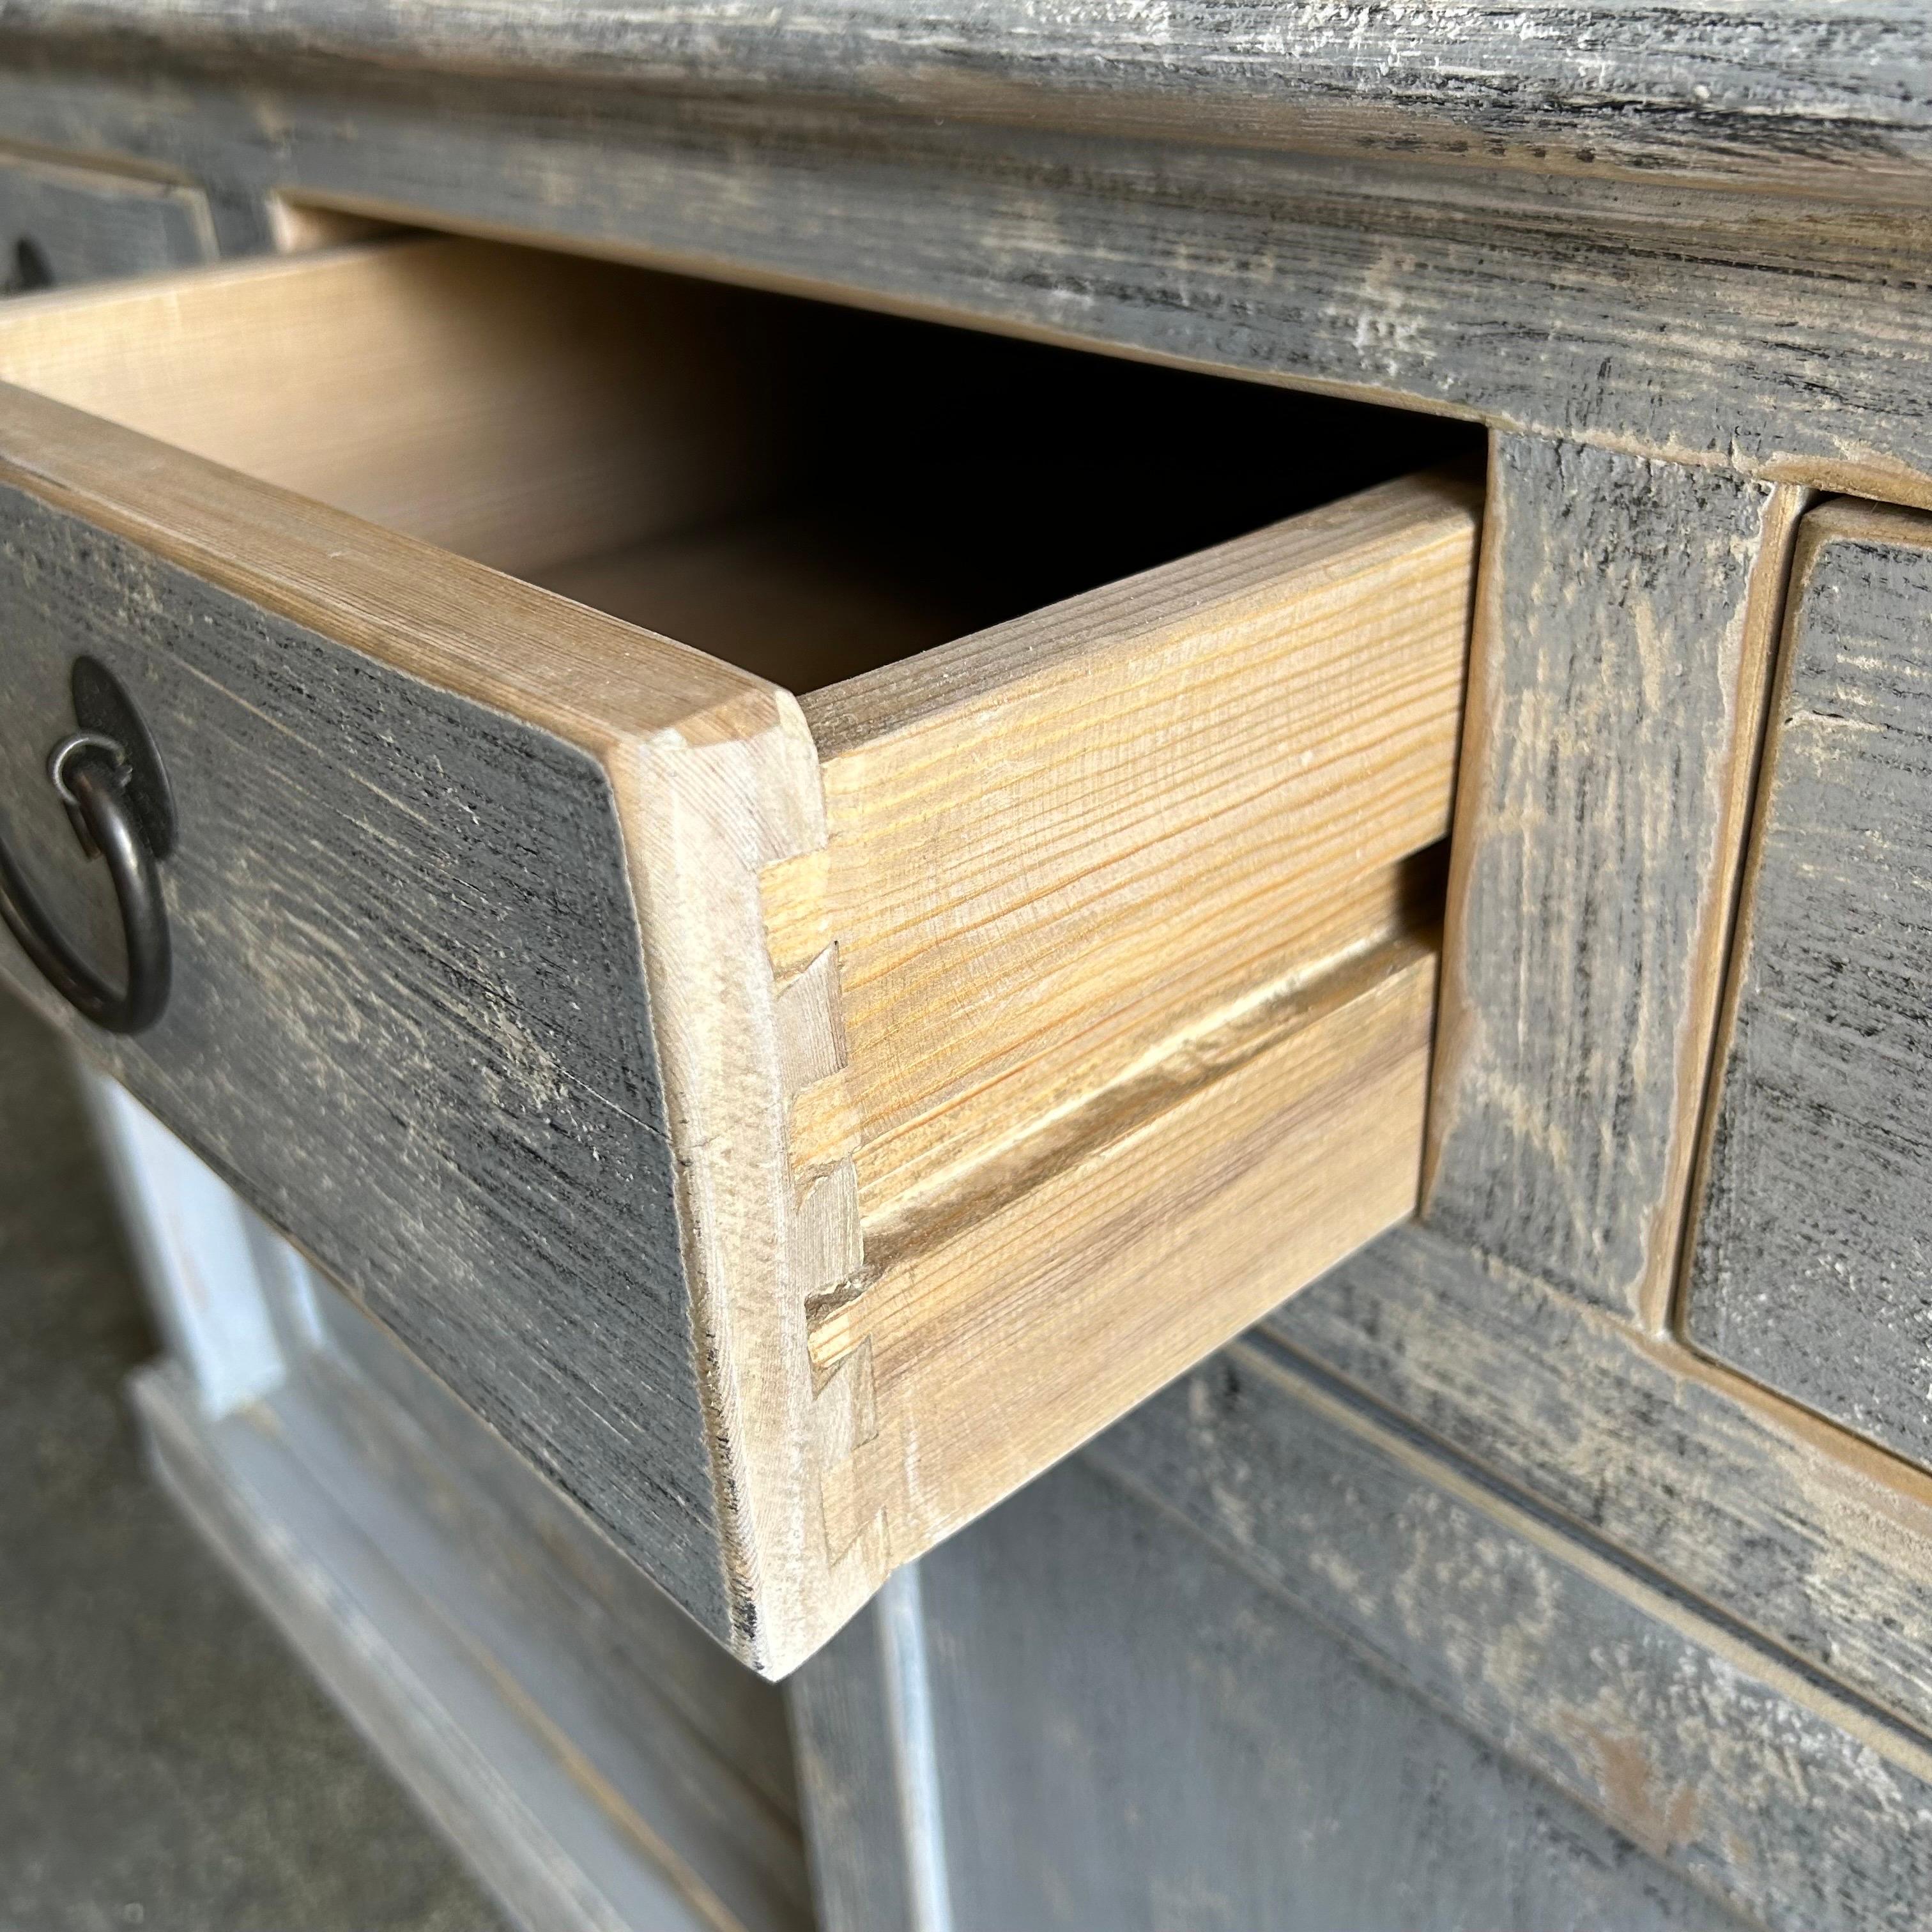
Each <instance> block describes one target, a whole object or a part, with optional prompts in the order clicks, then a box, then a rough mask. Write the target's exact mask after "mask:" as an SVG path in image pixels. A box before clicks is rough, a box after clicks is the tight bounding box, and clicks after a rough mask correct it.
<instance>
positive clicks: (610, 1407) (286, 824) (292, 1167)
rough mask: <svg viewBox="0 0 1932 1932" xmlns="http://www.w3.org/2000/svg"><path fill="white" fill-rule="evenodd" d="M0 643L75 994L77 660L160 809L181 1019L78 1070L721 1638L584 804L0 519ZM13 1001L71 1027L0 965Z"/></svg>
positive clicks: (440, 719) (276, 635)
mask: <svg viewBox="0 0 1932 1932" xmlns="http://www.w3.org/2000/svg"><path fill="white" fill-rule="evenodd" d="M0 634H4V636H5V639H6V650H5V657H4V660H0V715H4V716H5V718H6V719H7V728H6V730H5V733H3V734H0V736H4V739H5V744H4V746H0V760H4V765H3V766H0V772H4V799H5V821H6V827H7V837H8V838H9V839H10V841H11V843H12V844H13V849H14V850H15V851H16V852H17V853H19V854H20V857H21V859H23V862H24V863H25V865H26V868H28V871H29V872H30V874H31V876H32V877H33V879H34V882H35V883H36V885H37V886H39V887H40V889H41V892H42V895H43V898H44V899H45V901H46V903H47V904H48V907H49V911H50V912H51V913H52V914H53V915H54V916H55V918H56V919H58V921H59V922H61V923H62V926H64V927H65V929H67V930H68V932H70V933H71V935H73V936H74V938H75V940H76V941H77V943H78V944H80V946H81V947H83V949H84V950H86V951H87V952H88V953H89V954H90V955H91V956H92V957H94V958H96V959H100V960H102V961H103V962H107V961H111V960H113V959H115V955H116V950H117V947H118V918H119V915H118V910H116V908H115V904H114V901H113V896H112V893H111V892H110V890H109V889H108V888H107V886H106V885H105V884H104V883H103V881H102V879H101V867H100V866H99V865H92V866H90V865H86V864H85V863H84V862H83V860H82V859H81V856H80V853H79V851H78V849H77V844H76V841H75V839H74V834H73V832H71V829H70V828H69V826H68V822H67V819H66V816H65V813H64V811H62V808H61V806H60V805H59V803H58V801H57V799H55V796H54V795H53V793H52V790H51V789H50V787H49V785H48V784H47V782H46V775H45V772H44V769H43V761H44V760H45V757H46V752H47V750H48V748H49V746H51V745H53V744H55V742H58V740H59V739H60V738H61V737H62V736H63V735H64V734H65V733H66V732H68V731H69V730H72V728H73V722H74V720H73V711H72V706H71V700H70V698H69V695H68V676H69V668H70V667H71V664H72V663H73V662H74V659H75V658H77V657H80V656H82V655H87V656H91V657H93V658H96V659H98V660H99V661H102V662H104V663H105V664H107V666H108V667H110V669H111V670H113V672H114V673H115V675H116V676H118V678H119V679H120V680H121V683H122V684H123V685H124V688H126V690H127V692H128V694H129V695H130V697H132V698H133V700H134V703H135V704H136V707H137V708H138V709H139V711H140V712H141V713H142V716H143V718H145V721H146V723H147V724H148V727H149V729H150V730H151V733H152V734H153V736H154V739H155V741H156V742H157V745H158V746H159V747H160V750H161V752H162V755H163V758H164V760H165V761H166V767H167V770H168V773H169V779H170V781H171V782H172V786H173V789H174V793H175V804H176V809H177V814H178V824H179V832H178V847H177V849H176V850H175V853H174V854H173V855H172V856H171V857H170V858H169V860H168V861H167V862H166V865H164V867H163V880H164V890H165V892H166V901H167V910H168V915H169V926H170V929H171V932H172V938H173V945H174V952H175V965H174V975H173V980H174V991H173V993H172V997H171V998H170V1000H169V1004H168V1007H167V1009H166V1012H165V1013H164V1014H163V1016H162V1019H160V1022H159V1023H158V1025H156V1026H155V1028H154V1029H153V1030H152V1031H151V1032H149V1033H147V1034H143V1035H142V1036H140V1037H139V1038H137V1039H136V1040H113V1039H112V1038H110V1037H107V1036H105V1035H103V1034H98V1033H97V1032H95V1031H94V1030H93V1029H91V1028H90V1029H88V1030H87V1039H86V1044H87V1046H88V1047H89V1050H90V1052H92V1055H94V1057H95V1059H96V1060H97V1061H99V1062H101V1064H104V1065H105V1066H106V1067H107V1068H108V1069H109V1070H110V1071H111V1072H112V1073H113V1074H114V1076H115V1078H116V1079H119V1080H121V1082H123V1083H124V1085H127V1087H128V1088H130V1090H131V1091H133V1093H134V1094H136V1096H137V1097H139V1098H140V1099H141V1100H142V1101H143V1102H144V1103H145V1104H146V1105H147V1106H149V1107H150V1108H151V1109H153V1110H154V1112H156V1113H157V1114H158V1115H160V1116H161V1117H162V1118H164V1119H165V1120H166V1121H169V1122H170V1123H171V1124H174V1125H175V1126H176V1127H178V1129H179V1130H181V1132H182V1133H184V1136H185V1137H187V1139H190V1141H191V1142H192V1143H193V1145H194V1147H195V1148H196V1151H197V1152H198V1153H199V1154H201V1155H202V1157H203V1158H204V1159H205V1160H208V1162H209V1163H211V1165H212V1166H214V1167H215V1168H216V1169H217V1170H219V1171H220V1173H221V1174H222V1175H223V1176H224V1177H225V1178H228V1179H229V1181H232V1182H233V1184H235V1185H236V1186H237V1187H239V1188H240V1189H241V1190H242V1192H243V1193H245V1194H246V1195H247V1196H248V1198H249V1199H251V1201H253V1202H256V1203H257V1205H260V1208H262V1210H263V1211H264V1212H265V1213H266V1214H267V1215H268V1216H269V1218H270V1219H271V1220H273V1221H274V1222H275V1223H276V1225H278V1226H280V1227H281V1228H283V1229H286V1230H287V1231H288V1232H290V1234H291V1235H293V1237H294V1238H295V1239H296V1241H298V1242H299V1243H300V1244H302V1246H303V1247H305V1248H307V1249H308V1250H310V1252H311V1253H313V1254H314V1255H315V1256H317V1259H320V1261H321V1262H323V1264H324V1265H325V1266H326V1267H327V1268H329V1269H330V1270H331V1271H332V1272H334V1273H335V1274H338V1275H339V1276H340V1277H342V1278H344V1279H345V1280H350V1281H352V1282H353V1283H355V1284H356V1289H357V1292H358V1293H359V1295H360V1296H361V1297H362V1299H363V1300H364V1301H365V1304H366V1305H367V1306H368V1307H369V1308H370V1309H371V1311H372V1312H373V1313H376V1314H377V1315H378V1316H380V1318H381V1319H382V1320H383V1322H386V1324H387V1325H389V1327H391V1328H392V1329H394V1330H395V1332H396V1333H397V1334H398V1335H399V1336H400V1337H401V1338H402V1339H403V1340H404V1341H405V1342H407V1343H408V1345H409V1346H410V1347H411V1348H412V1349H413V1350H414V1351H415V1352H416V1353H417V1354H418V1355H419V1356H420V1357H421V1358H422V1360H423V1361H425V1362H426V1363H427V1364H428V1365H429V1366H430V1367H431V1368H433V1369H434V1370H435V1371H436V1372H437V1373H438V1374H439V1375H440V1376H442V1377H443V1379H445V1380H446V1381H447V1382H449V1384H450V1385H452V1387H453V1388H456V1389H457V1390H458V1391H460V1393H461V1394H463V1397H464V1398H465V1399H466V1400H467V1401H468V1402H469V1403H470V1404H471V1405H472V1406H473V1407H474V1408H475V1409H476V1410H477V1411H478V1413H480V1414H481V1415H483V1416H484V1418H486V1419H487V1420H488V1421H490V1423H492V1424H493V1425H494V1426H495V1427H496V1428H498V1429H499V1430H500V1431H501V1432H502V1433H503V1434H504V1435H505V1436H507V1437H508V1438H509V1439H510V1440H511V1441H512V1442H514V1443H516V1444H517V1445H518V1446H519V1447H520V1448H522V1449H523V1451H525V1452H526V1454H528V1455H529V1457H531V1458H532V1460H534V1461H535V1463H537V1464H538V1466H539V1467H541V1468H542V1469H544V1470H545V1471H546V1472H548V1474H549V1475H550V1476H551V1477H552V1478H553V1479H554V1480H555V1481H556V1482H558V1483H559V1484H561V1485H562V1487H564V1488H565V1490H568V1492H569V1493H571V1495H573V1496H576V1497H577V1499H579V1500H580V1502H582V1503H583V1505H584V1506H585V1507H586V1508H588V1509H589V1511H591V1513H592V1514H593V1516H595V1517H596V1518H597V1519H598V1520H599V1521H600V1522H601V1523H603V1524H604V1526H606V1528H607V1529H608V1530H609V1531H610V1532H611V1533H612V1534H613V1535H616V1536H617V1537H618V1538H619V1539H620V1540H621V1541H622V1542H623V1543H625V1545H626V1546H627V1547H631V1548H634V1549H648V1550H650V1551H651V1552H652V1560H653V1562H654V1564H655V1565H671V1566H673V1567H674V1568H676V1572H677V1580H678V1583H679V1594H680V1595H682V1597H683V1598H685V1601H687V1602H688V1603H690V1604H692V1606H693V1607H694V1608H695V1609H697V1610H699V1611H700V1613H706V1614H708V1615H709V1616H710V1618H711V1619H712V1620H713V1621H720V1620H721V1619H722V1617H723V1609H722V1595H721V1584H720V1583H719V1581H718V1576H719V1572H718V1562H717V1559H716V1553H715V1546H714V1547H709V1548H707V1547H706V1539H707V1538H709V1537H710V1536H712V1535H715V1531H714V1528H713V1506H712V1485H711V1472H710V1469H709V1463H708V1460H706V1458H705V1457H704V1456H703V1454H702V1447H703V1428H702V1427H701V1424H700V1412H699V1404H698V1400H697V1390H696V1385H695V1382H694V1372H693V1367H692V1364H691V1350H690V1341H689V1323H688V1314H687V1311H686V1309H685V1291H684V1283H683V1269H682V1262H681V1259H680V1256H679V1243H678V1235H677V1230H676V1220H675V1217H674V1215H673V1212H672V1208H671V1196H670V1172H669V1166H670V1160H669V1154H668V1151H667V1139H666V1134H665V1130H664V1103H663V1097H662V1094H661V1088H660V1085H659V1082H658V1072H657V1067H656V1063H655V1055H654V1052H653V1049H652V1041H651V1034H650V1028H649V1013H648V1007H647V1001H646V992H645V989H644V983H643V971H642V959H641V953H640V948H639V947H638V944H637V923H636V917H635V914H634V911H633V909H632V904H631V895H630V891H629V887H628V881H627V879H626V876H625V861H624V856H623V848H622V841H621V838H620V836H619V830H618V825H617V819H616V811H615V809H614V807H613V802H612V798H611V794H610V787H609V785H608V784H607V781H606V780H605V778H604V775H603V773H602V772H601V770H600V769H599V768H598V766H597V765H596V764H595V762H594V761H593V760H592V759H590V758H589V757H587V756H586V755H585V754H584V753H583V752H582V751H580V750H578V749H577V748H575V747H574V746H572V745H568V744H566V743H565V742H562V741H561V740H559V739H557V738H556V737H554V736H550V735H549V734H547V733H544V732H543V731H541V730H537V729H534V728H532V727H530V726H529V724H525V723H523V722H521V721H518V720H517V719H514V718H510V717H508V716H506V715H503V714H502V713H501V712H497V711H495V710H493V709H490V708H488V707H487V706H482V705H480V704H478V703H473V702H470V701H466V700H464V699H463V698H461V697H457V696H455V695H454V694H452V693H451V692H449V691H447V690H445V689H443V688H438V687H437V686H436V685H432V684H430V683H428V682H425V681H423V680H422V679H417V678H414V677H412V676H409V675H407V673H404V672H401V671H400V670H398V669H397V668H396V667H394V666H392V665H386V664H382V663H380V662H378V661H375V660H374V659H372V658H369V657H367V656H365V655H362V654H361V653H360V652H356V651H355V650H353V649H350V648H348V647H347V646H344V644H343V643H341V642H340V641H339V640H332V639H331V638H329V637H325V636H323V635H322V634H320V633H319V632H317V631H314V630H312V629H310V628H308V627H306V626H305V625H302V624H300V623H299V622H293V621H291V620H290V619H289V618H287V616H283V615H281V613H277V612H275V611H273V610H270V609H268V608H266V607H265V606H264V605H263V604H260V603H257V602H254V601H251V600H248V599H247V598H243V597H241V596H238V595H236V594H235V593H234V592H232V591H229V590H227V589H223V588H221V587H219V586H216V585H214V584H211V583H208V581H206V580H205V579H203V578H202V577H198V576H196V575H195V574H193V573H192V572H191V571H187V570H185V569H183V568H180V567H179V566H178V565H174V564H172V563H169V562H166V561H165V560H163V559H161V558H160V557H158V556H155V555H154V553H152V552H151V551H149V550H145V549H144V548H142V547H138V546H136V544H133V543H131V542H130V541H127V539H126V538H123V537H121V536H120V535H117V534H115V533H114V532H110V531H108V530H105V529H101V527H99V526H98V525H96V524H93V523H89V521H88V520H86V519H84V518H83V517H78V516H76V515H74V514H72V513H71V511H68V510H65V509H63V508H56V507H55V506H53V505H50V504H49V503H47V502H44V501H43V500H40V499H38V498H36V497H34V496H30V495H28V494H27V493H24V492H23V491H22V490H18V489H13V488H7V489H5V490H4V491H0ZM0 970H4V971H5V972H6V973H7V974H8V975H9V976H10V977H11V978H12V979H13V980H14V982H15V983H16V985H17V987H18V988H19V989H20V991H21V992H23V993H25V994H26V995H27V996H28V998H31V999H34V1000H35V1001H37V1002H38V1003H39V1004H40V1005H41V1006H42V1007H43V1010H46V1011H47V1012H48V1013H49V1016H50V1017H52V1018H55V1019H67V1018H68V1017H69V1016H68V1014H67V1013H66V1011H65V1008H63V1007H62V1006H61V1005H60V1003H59V1002H58V1001H55V1000H53V999H52V996H51V995H49V993H48V992H47V990H46V989H45V987H44V986H43V985H42V983H40V981H39V979H38V977H37V975H36V974H34V972H33V971H32V969H31V967H29V966H28V965H27V963H26V961H25V960H24V959H23V958H22V957H21V956H20V953H18V952H17V950H15V949H14V948H13V947H12V946H11V944H8V946H7V950H6V951H5V953H4V954H3V955H0ZM587 1337H595V1340H596V1343H597V1347H596V1349H595V1350H594V1351H592V1350H591V1349H587V1348H586V1346H584V1344H585V1340H586V1338H587Z"/></svg>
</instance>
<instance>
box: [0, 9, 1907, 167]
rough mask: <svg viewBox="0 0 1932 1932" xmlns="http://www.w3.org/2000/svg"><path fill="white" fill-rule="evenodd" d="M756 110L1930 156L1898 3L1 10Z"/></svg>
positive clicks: (2, 35)
mask: <svg viewBox="0 0 1932 1932" xmlns="http://www.w3.org/2000/svg"><path fill="white" fill-rule="evenodd" d="M9 45H10V46H12V47H13V48H14V49H22V48H23V47H26V46H30V45H38V46H42V47H44V48H47V49H62V50H65V52H67V53H68V54H69V55H79V56H80V57H83V58H114V57H116V56H118V57H120V58H127V57H129V56H130V55H133V56H136V57H138V58H151V57H152V56H153V55H154V54H155V53H156V52H166V53H169V54H171V55H174V56H175V57H177V58H181V59H185V60H190V61H203V60H214V61H219V62H225V63H233V62H242V63H244V64H249V65H254V64H261V65H277V66H281V65H288V64H290V63H314V64H320V65H323V66H326V68H329V70H331V71H332V72H333V73H334V74H335V75H336V76H337V77H338V78H340V77H343V76H344V75H345V74H348V73H352V72H353V71H357V70H361V71H365V72H367V73H368V74H370V75H371V76H374V75H377V74H380V75H381V76H383V77H386V78H388V79H389V80H391V81H394V80H395V79H397V78H398V77H402V76H407V74H410V73H412V72H416V73H419V74H439V73H440V74H460V75H462V76H464V77H469V78H470V79H472V80H474V79H478V78H481V77H495V78H497V79H499V80H511V79H520V80H529V81H546V80H547V81H557V80H567V81H568V82H569V83H571V85H572V86H582V85H586V84H588V85H594V86H618V87H629V88H632V89H638V90H641V91H646V92H673V93H676V94H679V95H710V96H714V97H715V96H724V97H737V98H744V97H745V96H748V95H750V96H760V95H785V96H788V97H791V98H793V99H802V100H804V101H812V100H816V101H819V102H820V103H821V104H825V103H838V104H842V105H845V106H848V107H860V108H865V109H871V110H889V111H897V112H901V113H919V114H930V113H948V114H956V115H965V116H968V117H969V118H983V119H993V120H1002V121H1016V122H1022V123H1025V124H1028V125H1030V126H1033V127H1040V126H1052V127H1064V128H1070V129H1079V130H1083V131H1090V132H1094V131H1108V132H1115V133H1135V134H1142V135H1151V136H1163V135H1168V136H1185V137H1188V138H1192V139H1205V140H1208V141H1211V142H1214V143H1217V144H1221V143H1228V144H1235V145H1262V146H1268V145H1283V146H1289V147H1302V148H1307V147H1316V148H1327V149H1331V150H1334V151H1339V152H1343V153H1348V154H1354V155H1356V156H1358V157H1368V156H1373V155H1374V154H1377V153H1382V154H1391V155H1394V154H1400V155H1402V156H1404V157H1407V158H1410V159H1415V158H1418V157H1419V158H1423V159H1435V160H1440V161H1441V162H1442V163H1444V164H1445V165H1455V164H1458V163H1460V164H1462V165H1464V166H1497V165H1499V164H1500V165H1503V166H1523V167H1525V168H1527V169H1532V170H1534V171H1538V172H1553V173H1573V172H1578V171H1581V172H1586V173H1589V172H1612V173H1622V172H1630V173H1634V174H1638V175H1644V176H1647V177H1649V178H1658V177H1659V176H1662V177H1665V178H1671V177H1684V176H1688V177H1695V178H1723V179H1726V180H1729V181H1732V182H1733V184H1746V183H1762V184H1766V185H1772V184H1775V185H1778V186H1779V187H1782V188H1784V189H1786V190H1789V189H1790V187H1791V186H1792V184H1793V180H1794V176H1795V175H1796V177H1802V178H1807V179H1816V180H1817V181H1818V182H1820V184H1829V185H1830V186H1832V187H1834V188H1835V190H1836V191H1838V192H1840V193H1844V192H1847V191H1850V192H1855V193H1858V195H1859V196H1860V198H1864V197H1866V196H1872V197H1874V198H1877V199H1897V198H1898V197H1899V196H1900V194H1901V193H1903V192H1904V191H1905V190H1906V184H1907V183H1908V182H1911V181H1914V180H1915V178H1916V177H1917V176H1918V174H1919V173H1920V172H1921V170H1922V169H1923V168H1924V166H1925V164H1926V161H1927V156H1928V153H1932V10H1928V9H1927V7H1925V6H1924V5H1921V4H1918V0H1911V4H1904V0H1871V4H1867V5H1835V4H1831V0H1807V3H1806V4H1794V5H1784V6H1777V7H1771V6H1757V7H1743V6H1739V5H1725V4H1709V0H1706V4H1700V5H1690V4H1676V3H1675V0H1650V4H1644V5H1635V4H1630V0H1595V4H1589V0H1517V4H1513V5H1512V4H1457V5H1427V6H1418V5H1368V4H1347V3H1346V0H1342V3H1341V4H1337V0H1262V4H1238V3H1237V0H1163V4H1160V5H1152V4H1148V0H925V4H919V5H915V4H912V0H796V4H789V5H783V6H773V5H769V4H767V0H610V4H605V5H596V6H584V5H578V4H575V0H462V3H461V4H455V5H452V4H449V3H448V0H284V3H283V4H279V5H265V4H263V0H13V4H11V5H9V6H8V7H7V8H6V10H5V17H4V18H0V46H9Z"/></svg>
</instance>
